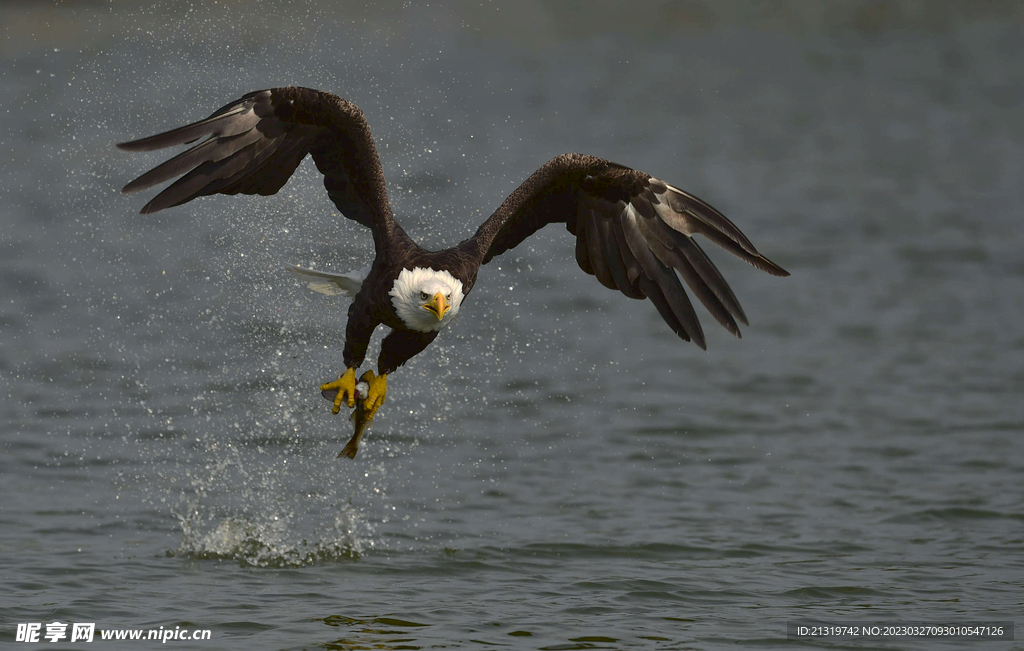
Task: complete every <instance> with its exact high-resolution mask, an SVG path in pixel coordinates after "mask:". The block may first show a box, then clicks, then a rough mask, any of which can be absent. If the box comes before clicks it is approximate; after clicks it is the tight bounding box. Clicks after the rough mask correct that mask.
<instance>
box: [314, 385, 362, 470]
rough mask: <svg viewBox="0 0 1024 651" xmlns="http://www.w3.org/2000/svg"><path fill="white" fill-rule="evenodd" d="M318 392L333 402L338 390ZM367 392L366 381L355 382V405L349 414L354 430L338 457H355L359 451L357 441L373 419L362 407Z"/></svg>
mask: <svg viewBox="0 0 1024 651" xmlns="http://www.w3.org/2000/svg"><path fill="white" fill-rule="evenodd" d="M320 393H321V395H323V397H324V398H326V399H327V400H328V401H329V402H331V403H333V402H334V397H335V396H336V395H337V394H338V390H337V389H327V390H325V391H321V392H320ZM369 393H370V385H369V384H367V383H366V382H358V383H356V406H355V407H353V408H352V415H351V416H349V418H350V419H351V420H352V423H353V425H354V426H355V432H354V433H353V434H352V438H350V439H349V440H348V443H346V444H345V447H344V448H342V450H341V452H339V453H338V457H339V458H340V457H348V458H349V459H355V458H356V452H359V441H361V440H362V438H363V433H364V432H365V431H366V428H367V427H369V425H370V423H371V422H372V421H373V415H372V414H369V413H368V411H369V410H367V409H364V408H363V401H364V400H366V396H367V394H369Z"/></svg>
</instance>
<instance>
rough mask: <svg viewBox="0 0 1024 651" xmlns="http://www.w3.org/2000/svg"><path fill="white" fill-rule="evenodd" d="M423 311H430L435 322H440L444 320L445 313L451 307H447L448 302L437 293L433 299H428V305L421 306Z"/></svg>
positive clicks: (442, 295)
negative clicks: (434, 317) (435, 318)
mask: <svg viewBox="0 0 1024 651" xmlns="http://www.w3.org/2000/svg"><path fill="white" fill-rule="evenodd" d="M423 309H424V310H430V312H431V313H432V314H433V315H434V316H436V317H437V320H438V321H440V320H441V319H443V318H444V315H445V313H447V312H448V310H450V309H451V306H450V305H448V301H446V300H445V299H444V294H442V293H441V292H438V293H436V294H434V298H432V299H430V302H429V303H424V304H423Z"/></svg>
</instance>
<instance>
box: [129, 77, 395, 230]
mask: <svg viewBox="0 0 1024 651" xmlns="http://www.w3.org/2000/svg"><path fill="white" fill-rule="evenodd" d="M200 139H203V140H201V141H200V142H199V143H198V144H194V145H193V146H192V147H191V148H190V149H188V150H186V151H184V152H182V153H180V154H178V155H177V156H174V157H173V158H171V159H170V160H168V161H166V162H164V163H162V164H160V165H158V166H157V167H155V168H154V169H152V170H150V171H149V172H146V173H145V174H143V175H142V176H140V177H139V178H137V179H135V180H134V181H132V182H131V183H129V184H128V185H126V186H125V187H124V189H123V192H138V191H140V190H144V189H146V188H150V187H152V186H154V185H158V184H160V183H163V182H165V181H170V180H171V179H175V178H177V180H176V181H175V182H174V183H172V184H171V185H169V186H168V187H166V188H164V190H163V191H162V192H160V193H159V194H158V195H157V196H156V197H154V198H153V200H152V201H150V202H149V203H147V204H146V206H145V207H144V208H143V209H142V212H143V213H150V212H156V211H158V210H163V209H164V208H169V207H171V206H177V205H180V204H183V203H186V202H188V201H191V200H192V199H195V198H196V197H200V196H205V195H210V194H218V193H220V194H238V193H242V194H262V195H270V194H274V193H276V192H277V191H278V190H280V189H281V188H282V187H283V186H284V184H285V183H287V181H288V179H289V178H291V175H292V174H293V173H294V172H295V169H296V168H297V167H298V165H299V163H300V162H301V161H302V159H303V158H305V157H306V156H307V155H308V154H312V156H313V160H314V161H315V162H316V165H317V169H319V170H320V172H321V173H322V174H323V175H324V185H325V186H326V188H327V191H328V194H329V195H330V197H331V199H332V200H333V201H334V203H335V205H336V206H338V209H339V210H341V211H342V213H343V214H344V215H345V216H346V217H348V218H349V219H353V220H355V221H358V222H359V223H361V224H363V225H364V226H366V227H368V228H370V229H372V230H373V233H374V239H375V241H377V244H378V249H379V248H380V246H381V245H382V242H383V241H384V240H385V239H386V238H387V237H388V236H389V235H390V234H391V233H392V229H393V228H394V218H393V216H392V213H391V206H390V204H389V203H388V197H387V190H386V187H385V183H384V173H383V170H382V169H381V165H380V159H379V158H378V156H377V149H376V146H375V145H374V142H373V136H372V135H371V134H370V128H369V126H368V125H367V123H366V118H365V117H364V116H363V113H362V111H360V110H359V108H358V107H357V106H356V105H355V104H353V103H351V102H349V101H348V100H345V99H342V98H340V97H338V96H336V95H332V94H331V93H326V92H322V91H318V90H313V89H310V88H299V87H283V88H272V89H268V90H261V91H256V92H253V93H249V94H247V95H245V96H243V97H242V98H240V99H238V100H237V101H235V102H232V103H230V104H227V105H225V106H223V107H221V108H220V109H218V110H217V111H215V112H214V113H213V114H212V115H210V117H208V118H206V119H204V120H200V121H198V122H194V123H192V124H188V125H185V126H183V127H179V128H177V129H172V130H170V131H165V132H164V133H160V134H157V135H155V136H150V137H148V138H141V139H139V140H133V141H131V142H125V143H120V144H118V147H119V148H121V149H124V150H126V151H151V150H154V149H163V148H165V147H172V146H177V145H184V144H190V143H195V142H196V141H197V140H200ZM178 177H180V178H178Z"/></svg>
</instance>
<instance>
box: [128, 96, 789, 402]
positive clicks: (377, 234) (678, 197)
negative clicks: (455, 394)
mask: <svg viewBox="0 0 1024 651" xmlns="http://www.w3.org/2000/svg"><path fill="white" fill-rule="evenodd" d="M201 138H202V140H201V141H200V142H199V143H198V144H195V145H193V146H192V147H191V148H190V149H187V150H186V151H183V152H181V153H179V154H178V155H177V156H175V157H174V158H171V159H170V160H168V161H166V162H164V163H163V164H161V165H159V166H157V167H156V168H154V169H152V170H150V171H149V172H146V173H145V174H143V175H142V176H140V177H139V178H137V179H135V180H134V181H132V182H131V183H129V184H128V185H126V186H124V188H123V190H122V192H126V193H128V192H137V191H139V190H144V189H146V188H149V187H152V186H154V185H157V184H160V183H163V182H165V181H169V180H171V179H175V178H177V177H180V178H177V180H176V181H175V182H174V183H172V184H171V185H169V186H168V187H167V188H165V189H164V190H163V191H162V192H160V193H159V194H158V195H156V197H155V198H154V199H153V200H152V201H150V202H149V203H147V204H146V205H145V206H143V208H142V211H141V212H142V213H143V214H146V213H153V212H156V211H158V210H163V209H164V208H169V207H171V206H177V205H180V204H183V203H185V202H188V201H191V200H192V199H195V198H196V197H199V196H204V195H209V194H217V193H220V194H238V193H243V194H261V195H271V194H274V193H276V192H277V191H278V190H280V189H281V187H282V186H283V185H284V184H285V183H286V182H287V181H288V179H289V177H291V175H292V173H293V172H294V171H295V169H296V167H298V165H299V163H300V162H301V161H302V159H303V158H305V157H306V155H307V154H312V155H313V162H314V163H316V167H317V169H318V170H320V172H321V173H322V174H323V176H324V186H326V188H327V194H328V195H329V196H330V198H331V200H332V201H333V202H334V204H335V205H336V206H337V207H338V210H339V211H341V213H342V214H343V215H344V216H345V217H347V218H349V219H352V220H355V221H356V222H359V223H360V224H362V225H363V226H365V227H367V228H369V229H370V230H371V231H372V233H373V242H374V249H375V255H374V258H373V263H372V264H371V265H370V266H369V267H368V268H366V269H364V270H361V271H360V272H353V273H349V274H331V273H323V272H318V271H312V270H308V269H301V268H298V267H292V268H291V269H292V271H294V272H296V273H298V274H299V275H301V276H303V277H305V279H306V280H307V281H308V282H309V284H310V286H311V288H313V289H317V290H318V291H322V292H325V293H344V294H348V295H349V296H351V297H352V298H353V300H352V304H351V305H350V307H349V310H348V325H347V327H346V330H345V348H344V362H345V367H346V369H345V371H344V372H343V373H342V374H341V377H340V378H338V379H337V380H335V381H333V382H328V383H326V384H323V385H321V387H320V388H321V390H322V391H324V392H325V393H326V392H335V393H336V395H335V396H334V406H333V412H334V413H335V414H336V413H338V412H339V411H340V409H341V405H342V404H343V403H346V404H347V405H348V407H353V406H354V405H355V402H354V400H355V397H356V396H355V393H356V370H357V369H358V368H359V367H360V366H361V365H362V364H363V360H364V358H365V356H366V349H367V346H368V344H369V341H370V336H371V334H372V333H373V331H374V330H375V329H376V328H377V326H379V325H385V326H387V327H389V328H390V329H391V332H390V334H388V335H387V336H386V337H385V338H384V340H383V342H382V343H381V349H380V355H379V357H378V358H377V373H376V374H375V373H374V372H373V371H372V370H368V371H367V372H366V373H365V374H364V375H363V376H362V378H361V379H362V380H363V381H365V382H367V384H368V387H369V388H368V393H367V395H366V398H365V400H364V401H363V405H362V408H363V409H365V410H366V416H367V419H369V418H372V417H373V415H374V414H375V413H376V411H377V409H379V408H380V406H381V404H383V402H384V397H385V395H386V394H387V376H388V375H390V374H391V373H392V372H394V371H395V370H396V369H397V368H398V367H400V366H401V365H402V364H404V363H405V362H407V361H408V360H409V359H410V358H412V357H413V356H415V355H417V354H418V353H419V352H420V351H422V350H423V349H424V348H426V347H427V345H429V344H430V342H432V341H433V340H434V338H435V337H436V336H437V334H438V332H440V331H441V330H442V329H444V327H445V326H447V325H448V324H449V323H451V321H452V320H453V319H454V318H455V316H456V315H457V314H458V313H459V311H460V310H461V309H462V304H463V301H464V300H465V298H466V296H467V295H468V294H469V292H470V291H471V290H472V289H473V286H474V284H475V283H476V279H477V273H478V272H479V271H480V266H481V265H484V264H487V263H488V262H490V261H491V260H492V259H494V257H495V256H498V255H501V254H502V253H504V252H505V251H508V250H509V249H511V248H513V247H515V246H517V245H519V244H520V243H521V242H522V241H523V240H525V239H526V238H527V237H529V236H530V235H532V234H533V233H535V232H536V231H537V230H539V229H540V228H542V227H544V226H546V225H548V224H554V223H559V224H565V226H566V228H567V229H568V231H569V232H570V233H572V234H573V235H574V236H575V237H576V262H577V263H578V264H579V266H580V268H581V269H583V271H585V272H586V273H588V274H591V275H593V276H596V277H597V280H598V281H599V282H600V283H601V284H602V285H604V286H605V287H607V288H609V289H617V290H619V291H620V292H622V293H623V294H625V295H626V296H628V297H630V298H636V299H643V298H648V299H650V300H651V302H652V303H654V307H655V308H656V309H657V310H658V312H659V313H660V314H661V317H662V318H663V319H664V320H665V323H667V324H668V326H669V327H670V328H671V329H672V331H673V332H675V333H676V335H678V336H679V337H680V338H681V339H683V340H684V341H691V340H692V341H693V342H694V343H696V344H697V345H698V346H700V347H701V348H706V344H705V341H704V333H703V331H702V330H701V327H700V323H699V322H698V321H697V315H696V314H695V312H694V310H693V306H692V305H691V303H690V300H689V299H688V298H687V295H686V292H685V291H684V290H683V285H682V284H681V283H680V278H681V279H682V280H683V281H685V282H686V285H687V286H689V288H690V290H691V291H692V292H693V293H694V294H695V295H696V296H697V298H698V299H699V300H700V302H701V303H703V304H704V306H705V307H706V308H707V310H708V311H709V312H710V313H711V315H712V316H713V317H715V319H717V320H718V322H719V323H721V324H722V325H723V326H724V327H725V328H726V329H727V330H728V331H729V332H731V333H733V334H734V335H736V336H737V337H738V336H740V331H739V328H738V327H737V325H736V321H741V322H743V323H744V324H746V323H747V318H746V315H745V314H744V313H743V309H742V308H741V307H740V304H739V302H738V301H737V300H736V297H735V296H734V295H733V292H732V290H731V289H729V285H728V284H727V283H726V282H725V279H724V278H723V277H722V275H721V274H720V273H719V271H718V269H716V268H715V265H714V264H713V263H712V262H711V260H710V259H709V258H708V257H707V255H706V254H705V253H704V251H703V250H702V249H701V248H700V246H698V245H697V243H696V242H695V241H694V240H693V236H694V235H703V236H704V237H706V238H707V239H708V240H710V241H711V242H714V243H715V244H717V245H719V246H721V247H722V248H724V249H725V250H727V251H729V252H730V253H732V254H734V255H736V256H738V257H739V258H741V259H742V260H745V261H746V262H748V263H750V264H751V265H753V266H755V267H757V268H758V269H760V270H762V271H765V272H767V273H769V274H773V275H776V276H788V275H789V274H788V273H787V272H786V271H785V270H784V269H782V268H781V267H779V266H778V265H776V264H775V263H773V262H771V261H770V260H768V258H766V257H764V256H763V255H761V254H760V253H758V252H757V250H756V249H755V248H754V246H753V245H752V244H751V243H750V241H749V240H748V239H747V238H746V237H745V236H744V235H743V233H741V232H740V230H739V229H738V228H736V226H735V225H734V224H733V223H732V222H731V221H729V220H728V219H727V218H726V217H725V216H724V215H723V214H722V213H720V212H718V211H717V210H715V209H714V208H712V207H711V206H710V205H709V204H707V203H705V202H704V201H702V200H701V199H698V198H697V197H695V196H693V195H692V194H690V193H688V192H686V191H684V190H680V189H679V188H676V187H674V186H671V185H669V184H668V183H665V182H664V181H661V180H659V179H657V178H654V177H653V176H651V175H649V174H644V173H643V172H640V171H637V170H635V169H631V168H629V167H624V166H622V165H618V164H616V163H612V162H610V161H607V160H604V159H601V158H597V157H594V156H587V155H583V154H563V155H561V156H557V157H555V158H553V159H551V160H550V161H548V162H547V163H545V164H544V165H543V166H542V167H541V168H540V169H538V170H537V171H536V172H534V173H533V174H532V175H531V176H530V178H528V179H526V181H525V182H524V183H523V184H522V185H520V186H519V187H518V188H517V189H516V190H515V191H514V192H513V193H512V194H511V195H509V197H508V198H507V199H505V201H504V202H503V203H502V204H501V206H499V207H498V209H497V210H496V211H495V212H494V214H493V215H491V216H490V217H489V218H488V219H487V221H485V222H484V223H483V224H482V225H481V226H480V228H478V229H477V231H476V233H475V234H474V235H473V236H472V237H470V238H469V239H466V240H463V241H462V242H460V243H459V244H457V245H455V246H454V247H452V248H450V249H445V250H443V251H427V250H426V249H424V248H422V247H420V246H419V245H417V244H416V242H414V241H413V240H412V238H410V237H409V236H408V235H406V233H405V231H404V230H402V227H401V226H400V225H399V224H398V222H396V221H395V218H394V215H393V214H392V212H391V204H390V203H389V202H388V194H387V189H386V187H385V182H384V172H383V169H382V168H381V164H380V159H379V158H378V156H377V149H376V146H375V145H374V142H373V136H372V135H371V134H370V128H369V126H368V124H367V122H366V118H365V117H364V116H363V112H362V111H361V110H359V108H358V107H357V106H356V105H355V104H353V103H352V102H350V101H348V100H345V99H342V98H341V97H338V96H336V95H333V94H331V93H327V92H323V91H318V90H313V89H309V88H299V87H285V88H272V89H269V90H260V91H256V92H253V93H249V94H248V95H245V96H243V97H242V98H241V99H239V100H237V101H234V102H231V103H230V104H227V105H226V106H224V107H222V108H220V109H218V110H217V111H215V112H214V113H213V114H212V115H211V116H210V117H208V118H206V119H205V120H200V121H199V122H194V123H192V124H189V125H187V126H183V127H180V128H178V129H173V130H171V131H167V132H165V133H161V134H158V135H155V136H151V137H149V138H142V139H139V140H133V141H131V142H125V143H121V144H118V145H117V146H118V147H119V148H121V149H123V150H127V151H137V152H138V151H150V150H154V149H162V148H164V147H171V146H175V145H183V144H187V143H194V142H196V141H197V140H200V139H201Z"/></svg>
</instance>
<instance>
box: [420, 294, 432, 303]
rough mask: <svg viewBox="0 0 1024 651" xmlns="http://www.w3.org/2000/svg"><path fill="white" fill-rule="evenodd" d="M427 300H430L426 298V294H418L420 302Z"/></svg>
mask: <svg viewBox="0 0 1024 651" xmlns="http://www.w3.org/2000/svg"><path fill="white" fill-rule="evenodd" d="M428 298H430V297H429V296H427V293H426V292H420V300H421V301H425V300H427V299H428Z"/></svg>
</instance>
